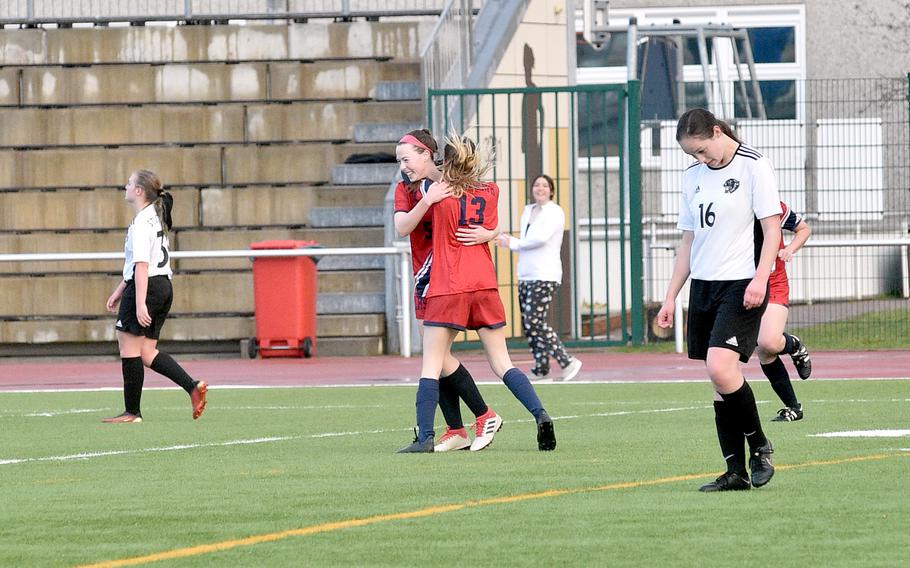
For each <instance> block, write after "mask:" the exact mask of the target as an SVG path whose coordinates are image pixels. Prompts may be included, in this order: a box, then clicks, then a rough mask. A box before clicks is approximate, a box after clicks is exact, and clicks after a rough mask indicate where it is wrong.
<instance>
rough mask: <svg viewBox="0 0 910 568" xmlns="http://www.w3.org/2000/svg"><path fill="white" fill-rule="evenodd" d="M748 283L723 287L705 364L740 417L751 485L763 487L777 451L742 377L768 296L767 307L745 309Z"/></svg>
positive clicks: (715, 384)
mask: <svg viewBox="0 0 910 568" xmlns="http://www.w3.org/2000/svg"><path fill="white" fill-rule="evenodd" d="M748 283H749V281H748V280H742V281H738V282H736V283H733V284H721V286H722V287H723V289H724V290H723V292H722V293H721V295H720V298H721V300H720V303H719V306H718V310H717V318H716V320H715V322H714V327H713V329H712V330H711V339H710V344H709V345H710V347H709V349H708V354H707V360H706V364H707V368H708V376H709V377H710V378H711V382H712V383H713V384H714V388H715V391H717V393H718V394H719V395H720V396H721V398H723V400H724V403H725V404H727V405H730V406H729V408H730V409H732V415H734V416H736V417H737V418H738V421H739V426H740V432H741V433H742V434H744V435H745V437H746V441H747V442H748V444H749V453H750V457H749V466H750V469H751V470H752V485H753V486H755V487H761V486H762V485H765V484H766V483H768V481H770V480H771V477H772V476H773V475H774V467H773V465H772V463H771V454H772V453H773V451H774V450H773V448H772V446H771V442H770V441H769V440H768V439H767V438H766V437H765V433H764V431H763V430H762V426H761V419H760V418H759V416H758V406H757V405H756V403H755V394H754V393H753V392H752V388H751V387H750V386H749V383H748V382H747V381H746V379H745V377H743V374H742V365H741V364H742V363H745V362H747V361H748V360H749V357H751V355H752V353H753V352H754V351H755V347H756V345H757V344H758V333H759V330H760V328H761V319H762V316H763V315H764V311H765V308H766V307H767V296H766V299H765V302H766V303H765V305H763V306H761V307H760V308H754V309H746V308H744V307H743V295H744V292H745V287H746V286H747V285H748Z"/></svg>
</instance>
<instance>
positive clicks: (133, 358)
mask: <svg viewBox="0 0 910 568" xmlns="http://www.w3.org/2000/svg"><path fill="white" fill-rule="evenodd" d="M133 311H134V312H135V309H134V310H133ZM120 321H122V319H121V320H120ZM144 339H145V338H144V337H142V336H137V335H133V334H131V333H128V332H125V331H119V330H118V331H117V347H118V349H119V351H120V367H121V369H122V372H123V406H124V412H123V413H122V414H118V415H117V416H114V417H113V418H105V419H104V420H102V422H107V423H120V422H124V423H130V422H142V409H141V404H140V403H141V400H142V384H143V382H144V380H145V370H144V369H143V367H142V358H141V356H140V353H141V351H142V341H143V340H144Z"/></svg>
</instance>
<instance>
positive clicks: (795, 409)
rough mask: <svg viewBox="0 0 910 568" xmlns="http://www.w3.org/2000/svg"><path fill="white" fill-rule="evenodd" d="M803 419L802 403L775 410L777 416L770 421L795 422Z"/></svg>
mask: <svg viewBox="0 0 910 568" xmlns="http://www.w3.org/2000/svg"><path fill="white" fill-rule="evenodd" d="M802 419H803V405H802V404H800V405H799V406H785V407H784V408H781V409H780V410H778V411H777V416H775V417H774V418H772V419H771V422H796V421H797V420H802Z"/></svg>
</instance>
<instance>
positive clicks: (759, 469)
mask: <svg viewBox="0 0 910 568" xmlns="http://www.w3.org/2000/svg"><path fill="white" fill-rule="evenodd" d="M773 453H774V448H772V447H771V440H768V443H766V444H765V445H764V446H762V447H760V448H758V449H757V450H755V451H753V452H752V455H751V456H749V469H751V470H752V485H753V486H755V487H761V486H762V485H766V484H767V483H768V482H769V481H771V478H772V477H774V463H773V462H772V461H771V454H773Z"/></svg>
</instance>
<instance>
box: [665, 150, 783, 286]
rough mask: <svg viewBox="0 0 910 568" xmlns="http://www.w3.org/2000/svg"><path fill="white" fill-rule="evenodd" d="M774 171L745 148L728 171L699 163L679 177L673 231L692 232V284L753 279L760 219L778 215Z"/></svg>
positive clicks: (759, 236)
mask: <svg viewBox="0 0 910 568" xmlns="http://www.w3.org/2000/svg"><path fill="white" fill-rule="evenodd" d="M780 212H781V209H780V198H779V197H778V189H777V180H776V178H775V175H774V169H773V168H772V167H771V163H770V162H769V161H768V159H767V158H765V157H764V156H762V155H761V154H759V153H758V152H757V151H756V150H754V149H753V148H750V147H748V146H746V145H744V144H740V146H739V147H738V148H737V149H736V153H735V154H734V155H733V159H732V160H731V161H730V163H728V164H727V165H726V166H723V167H721V168H711V167H708V166H707V165H706V164H702V163H698V164H695V165H693V166H690V167H689V169H687V170H686V171H685V173H683V179H682V197H681V199H680V204H679V222H678V223H677V225H676V226H677V227H678V228H680V229H682V230H684V231H693V232H694V233H695V239H694V240H693V241H692V253H691V256H690V258H689V269H690V273H691V276H692V278H694V279H696V280H711V281H723V280H745V279H751V278H753V277H754V276H755V267H756V264H757V263H758V257H759V253H760V252H761V246H762V240H763V234H762V231H761V224H760V223H758V219H764V218H765V217H770V216H772V215H780Z"/></svg>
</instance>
